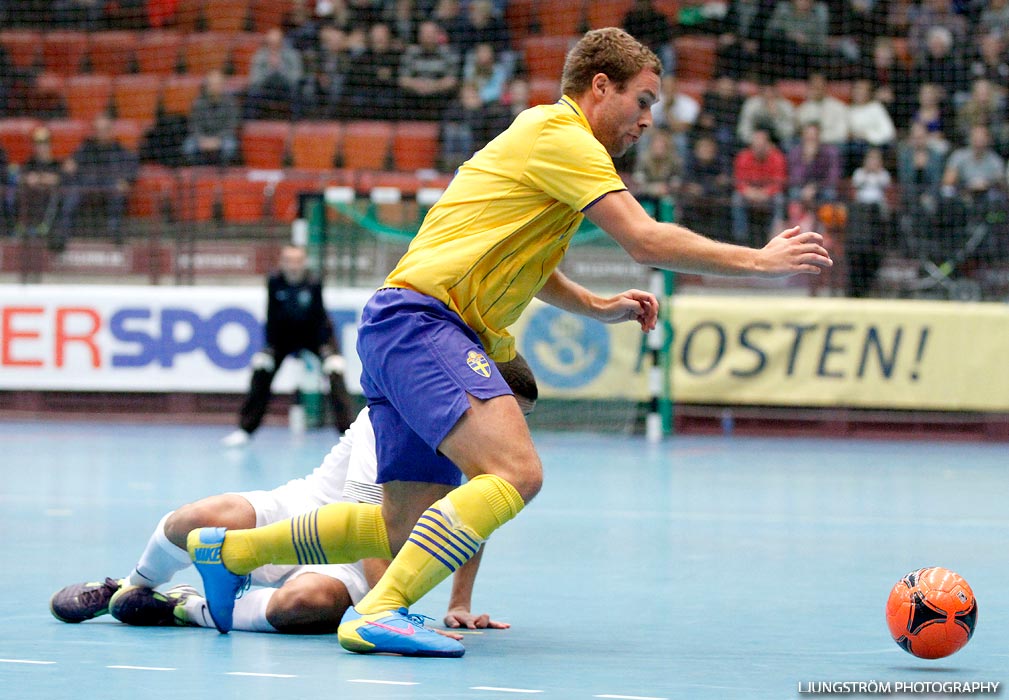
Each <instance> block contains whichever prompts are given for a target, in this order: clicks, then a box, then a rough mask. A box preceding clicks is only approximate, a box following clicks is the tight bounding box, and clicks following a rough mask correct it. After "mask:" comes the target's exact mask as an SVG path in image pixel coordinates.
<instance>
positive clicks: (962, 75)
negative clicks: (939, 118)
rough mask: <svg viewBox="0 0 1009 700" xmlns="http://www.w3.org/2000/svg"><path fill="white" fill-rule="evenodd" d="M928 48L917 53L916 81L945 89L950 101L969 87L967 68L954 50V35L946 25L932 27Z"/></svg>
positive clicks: (929, 33)
mask: <svg viewBox="0 0 1009 700" xmlns="http://www.w3.org/2000/svg"><path fill="white" fill-rule="evenodd" d="M927 39H928V40H927V48H928V50H927V51H925V52H923V53H922V54H915V55H916V56H917V57H918V59H917V62H916V63H915V66H914V81H915V82H916V83H918V84H919V85H920V84H922V83H932V84H933V85H938V86H939V87H940V88H942V90H943V94H944V96H945V97H946V99H948V100H949V101H950V104H952V101H953V100H954V99H956V97H957V95H958V94H959V93H962V92H964V91H965V90H966V89H967V69H966V67H965V66H964V64H963V61H962V60H961V59H960V57H959V56H958V55H957V54H956V52H955V51H954V45H953V35H952V34H951V33H950V31H949V29H947V28H946V27H940V26H936V27H932V28H931V29H929V30H928V35H927Z"/></svg>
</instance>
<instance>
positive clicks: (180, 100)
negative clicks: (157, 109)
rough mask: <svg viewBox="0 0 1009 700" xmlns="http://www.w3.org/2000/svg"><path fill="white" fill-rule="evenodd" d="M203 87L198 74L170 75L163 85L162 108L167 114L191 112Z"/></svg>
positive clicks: (201, 79)
mask: <svg viewBox="0 0 1009 700" xmlns="http://www.w3.org/2000/svg"><path fill="white" fill-rule="evenodd" d="M202 87H203V78H202V77H200V76H198V75H170V76H168V77H167V78H165V82H164V83H163V84H162V86H161V108H162V109H163V110H164V111H165V113H167V114H189V112H190V111H191V110H192V109H193V102H195V101H196V98H197V97H199V95H200V90H201V89H202Z"/></svg>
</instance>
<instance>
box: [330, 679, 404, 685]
mask: <svg viewBox="0 0 1009 700" xmlns="http://www.w3.org/2000/svg"><path fill="white" fill-rule="evenodd" d="M347 682H348V683H374V684H375V685H420V683H415V682H414V681H379V680H373V679H371V678H351V679H350V680H348V681H347Z"/></svg>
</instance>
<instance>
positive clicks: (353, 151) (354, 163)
mask: <svg viewBox="0 0 1009 700" xmlns="http://www.w3.org/2000/svg"><path fill="white" fill-rule="evenodd" d="M391 145H392V123H391V122H381V121H354V122H348V123H347V124H346V126H345V129H344V132H343V151H342V153H343V158H342V165H343V167H345V168H352V169H364V170H384V169H385V168H386V167H387V165H388V161H389V149H390V146H391Z"/></svg>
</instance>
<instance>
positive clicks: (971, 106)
mask: <svg viewBox="0 0 1009 700" xmlns="http://www.w3.org/2000/svg"><path fill="white" fill-rule="evenodd" d="M977 125H982V126H986V127H988V133H989V134H990V135H991V139H992V146H993V147H994V148H995V151H996V152H997V153H999V154H1005V153H1006V148H1007V146H1009V125H1007V122H1006V116H1005V100H1004V99H1003V98H1002V97H1001V96H1000V95H999V94H998V93H997V92H996V91H995V90H994V89H993V88H992V84H991V83H990V82H988V81H987V80H985V79H984V78H981V79H979V80H975V81H974V83H973V85H972V86H971V92H970V98H969V99H968V100H967V101H966V102H964V103H963V104H961V105H960V106H959V107H958V108H957V110H956V137H955V140H956V142H957V143H967V142H968V141H969V139H970V132H971V129H973V128H974V127H975V126H977Z"/></svg>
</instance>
